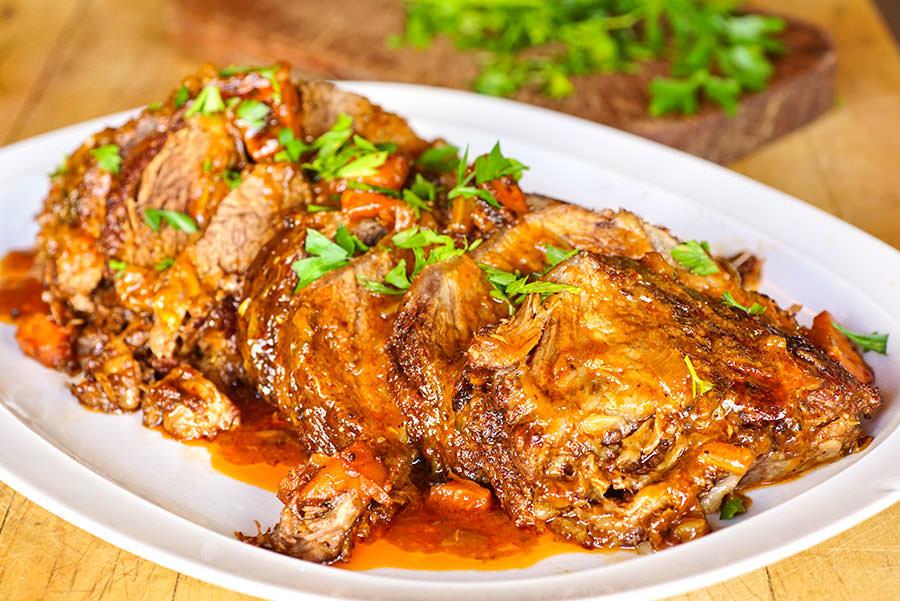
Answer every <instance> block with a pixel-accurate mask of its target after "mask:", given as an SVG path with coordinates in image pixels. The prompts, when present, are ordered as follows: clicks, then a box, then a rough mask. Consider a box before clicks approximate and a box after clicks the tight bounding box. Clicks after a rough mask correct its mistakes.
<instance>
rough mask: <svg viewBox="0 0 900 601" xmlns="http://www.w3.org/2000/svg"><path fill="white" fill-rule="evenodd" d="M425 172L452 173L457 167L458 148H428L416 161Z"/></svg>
mask: <svg viewBox="0 0 900 601" xmlns="http://www.w3.org/2000/svg"><path fill="white" fill-rule="evenodd" d="M416 162H417V163H419V166H421V167H422V169H425V170H426V171H434V172H436V173H444V172H446V171H453V170H454V169H456V168H457V166H458V165H459V148H457V147H456V146H451V145H449V144H447V145H445V146H435V147H433V148H429V149H428V150H426V151H425V152H423V153H422V154H421V155H419V159H418V160H417V161H416Z"/></svg>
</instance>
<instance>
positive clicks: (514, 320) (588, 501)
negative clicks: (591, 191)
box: [455, 252, 879, 547]
mask: <svg viewBox="0 0 900 601" xmlns="http://www.w3.org/2000/svg"><path fill="white" fill-rule="evenodd" d="M682 275H683V274H682V273H681V272H674V271H673V270H672V269H671V268H670V266H669V265H668V264H666V263H665V261H664V260H663V259H662V258H660V257H659V256H658V255H655V254H650V255H648V256H646V257H645V258H644V259H643V260H641V261H637V260H634V259H630V258H626V257H618V256H599V255H595V254H591V253H588V252H581V253H579V254H578V255H576V256H575V257H573V258H571V259H569V260H567V261H565V262H563V263H561V264H560V265H559V266H557V267H556V268H554V269H553V270H552V271H550V272H549V273H548V274H547V275H546V276H545V279H546V280H547V281H551V282H556V283H560V284H566V285H569V286H574V287H577V291H564V292H560V293H557V294H554V295H552V296H550V297H549V298H547V299H546V300H544V301H543V302H542V300H541V296H540V295H531V296H530V297H529V299H528V300H527V301H526V302H525V303H524V304H523V305H522V306H521V307H520V308H519V309H518V310H517V311H516V313H515V315H514V316H513V317H511V318H509V319H506V320H503V321H501V322H499V323H497V324H494V325H492V326H489V327H487V328H484V329H483V330H482V331H480V332H479V333H478V334H477V335H476V336H475V338H474V340H473V342H472V344H471V345H470V346H469V348H468V349H467V351H466V360H465V367H464V374H463V377H462V379H461V381H460V383H459V389H458V392H457V398H456V399H455V405H456V407H457V409H458V411H457V414H456V423H455V426H456V428H457V429H458V432H459V435H460V436H461V437H462V438H463V439H464V440H465V441H467V442H468V443H469V444H470V445H471V446H472V447H474V448H475V449H477V453H472V454H468V455H463V456H461V461H462V463H463V465H461V466H460V467H461V468H462V469H463V470H464V471H468V472H480V473H485V474H486V475H487V479H488V480H489V482H490V484H491V485H492V486H493V488H494V490H495V492H496V493H497V495H498V497H499V498H500V500H501V502H502V504H503V506H504V508H505V509H506V510H507V511H508V512H509V513H510V515H511V516H512V517H513V518H514V519H515V520H516V522H517V523H518V524H520V525H526V524H534V523H539V522H544V523H546V524H547V525H548V526H549V527H550V528H551V529H552V530H553V531H555V532H557V533H559V534H561V535H563V536H565V537H566V538H568V539H570V540H572V541H575V542H578V543H580V544H582V545H584V546H588V547H611V546H625V547H630V546H635V545H638V544H640V543H642V542H644V541H648V542H650V543H651V544H653V545H654V546H656V547H660V546H664V545H667V544H671V543H675V542H682V541H683V540H687V539H690V538H693V537H694V536H696V535H698V534H702V533H703V532H704V531H705V522H702V520H701V521H698V518H699V516H700V513H701V512H700V511H699V508H700V507H701V501H702V497H703V495H704V494H705V493H707V492H709V491H710V490H711V489H712V488H713V487H714V485H716V484H717V483H718V484H721V483H722V482H728V483H729V484H730V487H732V488H733V487H734V486H736V485H737V484H738V481H740V480H741V478H743V481H742V482H741V484H742V485H747V484H748V483H751V482H755V481H759V480H771V479H774V478H779V477H783V476H786V475H789V474H792V473H797V472H799V471H800V470H803V469H806V468H808V467H809V466H811V465H814V464H817V463H821V462H824V461H828V460H830V459H833V458H835V457H838V456H840V455H841V454H843V453H847V452H849V451H851V450H853V449H854V448H855V447H856V446H857V445H859V444H860V443H861V442H862V441H863V440H864V434H863V432H862V429H861V428H860V422H861V419H862V417H863V416H865V415H867V414H869V413H870V412H871V411H873V410H874V409H875V408H876V407H877V406H878V404H879V398H878V394H877V392H876V390H875V389H874V388H873V387H872V386H870V385H866V384H862V383H860V382H859V381H858V380H856V379H855V378H853V376H851V375H850V374H849V373H848V372H847V371H846V370H844V369H843V368H842V367H841V366H840V364H838V363H837V362H835V361H834V360H832V359H831V358H829V357H828V356H827V355H826V354H825V352H824V351H822V350H821V349H819V348H818V347H815V346H814V345H812V344H811V343H810V342H809V340H807V339H806V338H804V337H803V336H800V335H796V334H790V333H785V332H783V331H781V330H779V329H778V328H777V327H775V326H774V325H772V324H771V323H769V322H767V321H766V320H765V319H764V318H762V317H761V316H759V315H750V314H747V313H745V312H743V311H739V310H735V309H734V308H732V307H728V306H726V305H725V304H723V303H722V302H721V299H719V298H718V297H716V296H711V295H709V294H706V293H704V292H701V291H699V290H697V289H695V288H692V287H691V286H689V285H687V284H686V283H685V282H684V281H683V279H684V278H682V277H681V276H682ZM691 368H693V369H694V370H695V371H696V377H692V375H691V373H690V369H691ZM720 492H721V491H720Z"/></svg>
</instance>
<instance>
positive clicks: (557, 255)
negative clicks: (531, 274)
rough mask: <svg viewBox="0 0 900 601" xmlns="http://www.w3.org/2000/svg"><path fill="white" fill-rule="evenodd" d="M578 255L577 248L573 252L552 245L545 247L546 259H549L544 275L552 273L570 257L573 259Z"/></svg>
mask: <svg viewBox="0 0 900 601" xmlns="http://www.w3.org/2000/svg"><path fill="white" fill-rule="evenodd" d="M577 254H578V249H577V248H573V249H572V250H563V249H561V248H559V247H558V246H553V245H552V244H546V245H544V257H545V258H546V259H547V268H546V269H545V270H544V273H546V272H547V271H550V270H551V269H553V268H554V267H556V266H557V265H559V264H560V263H562V262H563V261H565V260H566V259H568V258H569V257H573V256H575V255H577Z"/></svg>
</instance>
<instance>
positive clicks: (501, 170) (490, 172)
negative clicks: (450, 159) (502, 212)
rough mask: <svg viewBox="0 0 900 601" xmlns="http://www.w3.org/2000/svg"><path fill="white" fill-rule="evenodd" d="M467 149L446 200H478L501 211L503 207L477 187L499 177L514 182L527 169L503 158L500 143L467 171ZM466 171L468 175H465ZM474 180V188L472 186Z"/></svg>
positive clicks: (510, 159)
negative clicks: (464, 198) (461, 197)
mask: <svg viewBox="0 0 900 601" xmlns="http://www.w3.org/2000/svg"><path fill="white" fill-rule="evenodd" d="M468 160H469V148H468V147H466V151H465V153H464V154H463V158H462V160H461V161H460V162H459V165H458V166H457V171H456V186H454V187H453V189H451V190H450V193H449V194H447V198H448V199H450V200H453V199H454V198H456V197H457V196H464V197H468V198H480V199H481V200H483V201H485V202H486V203H488V204H489V205H491V206H493V207H497V208H498V209H502V208H503V205H501V204H500V202H499V201H498V200H497V199H496V197H494V195H493V194H492V193H491V192H490V191H489V190H485V189H484V188H479V187H478V185H481V184H484V183H486V182H489V181H491V180H495V179H497V178H500V177H504V176H509V177H512V178H513V179H515V180H518V179H520V178H521V177H522V172H523V171H525V170H527V169H528V167H526V166H525V165H523V164H522V163H520V162H519V161H517V160H516V159H512V158H508V157H505V156H503V153H502V152H501V151H500V142H497V143H495V144H494V147H493V148H492V149H491V151H490V152H489V153H488V154H485V155H482V156H480V157H478V158H477V159H475V164H474V166H473V167H474V168H473V169H472V170H471V171H468V169H467V167H468ZM467 171H468V173H466V172H467ZM473 180H474V183H475V184H476V185H475V186H473V185H472V183H473Z"/></svg>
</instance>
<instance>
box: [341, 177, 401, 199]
mask: <svg viewBox="0 0 900 601" xmlns="http://www.w3.org/2000/svg"><path fill="white" fill-rule="evenodd" d="M347 187H348V188H350V189H351V190H361V191H363V192H375V193H376V194H384V195H385V196H390V197H391V198H400V192H398V191H397V190H394V189H393V188H385V187H384V186H373V185H372V184H365V183H363V182H358V181H356V180H355V179H351V180H347Z"/></svg>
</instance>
